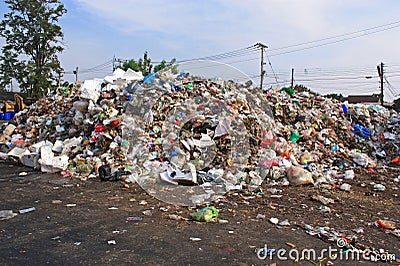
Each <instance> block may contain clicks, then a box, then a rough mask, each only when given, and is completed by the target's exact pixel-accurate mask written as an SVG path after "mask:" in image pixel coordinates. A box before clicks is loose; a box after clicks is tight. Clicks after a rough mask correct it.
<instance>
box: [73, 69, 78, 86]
mask: <svg viewBox="0 0 400 266" xmlns="http://www.w3.org/2000/svg"><path fill="white" fill-rule="evenodd" d="M74 74H75V83H77V82H78V67H76V68H75V70H74Z"/></svg>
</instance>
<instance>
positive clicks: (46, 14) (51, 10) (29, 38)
mask: <svg viewBox="0 0 400 266" xmlns="http://www.w3.org/2000/svg"><path fill="white" fill-rule="evenodd" d="M4 2H5V3H6V4H7V5H8V9H9V13H6V14H4V19H3V20H2V21H1V22H0V36H1V37H3V38H4V39H5V45H4V46H3V47H2V55H1V56H0V60H1V63H0V86H1V85H3V86H4V85H5V84H9V83H10V81H11V78H15V79H16V80H17V81H18V83H19V86H20V88H21V90H22V91H23V92H27V93H28V94H29V95H32V96H34V97H40V96H43V94H44V93H45V92H46V91H47V89H48V88H50V87H51V86H52V83H53V81H56V80H57V73H60V72H61V71H62V67H61V65H60V61H59V59H58V54H59V53H61V52H62V51H63V50H64V48H63V47H62V40H63V37H64V34H63V32H62V30H61V27H60V26H59V25H57V22H58V20H59V18H60V17H61V16H62V15H63V14H65V13H66V12H67V10H66V9H65V8H64V5H63V4H62V3H60V1H59V0H4Z"/></svg>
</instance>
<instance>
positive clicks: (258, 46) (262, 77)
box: [254, 43, 268, 90]
mask: <svg viewBox="0 0 400 266" xmlns="http://www.w3.org/2000/svg"><path fill="white" fill-rule="evenodd" d="M254 46H255V47H257V48H260V50H261V72H260V79H261V80H260V89H261V90H262V88H263V82H264V74H265V71H264V65H265V63H264V49H265V48H268V46H266V45H265V44H262V43H256V44H255V45H254Z"/></svg>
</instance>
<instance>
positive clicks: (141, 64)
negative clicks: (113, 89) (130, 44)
mask: <svg viewBox="0 0 400 266" xmlns="http://www.w3.org/2000/svg"><path fill="white" fill-rule="evenodd" d="M121 68H122V69H123V70H125V71H126V70H128V68H130V69H132V70H134V71H140V72H142V74H143V76H147V75H148V74H150V73H151V69H152V68H153V65H152V64H151V59H150V58H149V56H148V54H147V51H146V52H145V53H144V55H143V58H139V60H138V61H135V60H134V59H131V60H129V61H127V62H125V63H124V64H123V65H122V67H121Z"/></svg>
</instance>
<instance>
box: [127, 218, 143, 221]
mask: <svg viewBox="0 0 400 266" xmlns="http://www.w3.org/2000/svg"><path fill="white" fill-rule="evenodd" d="M126 220H127V221H141V220H143V218H142V217H128V218H126Z"/></svg>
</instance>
